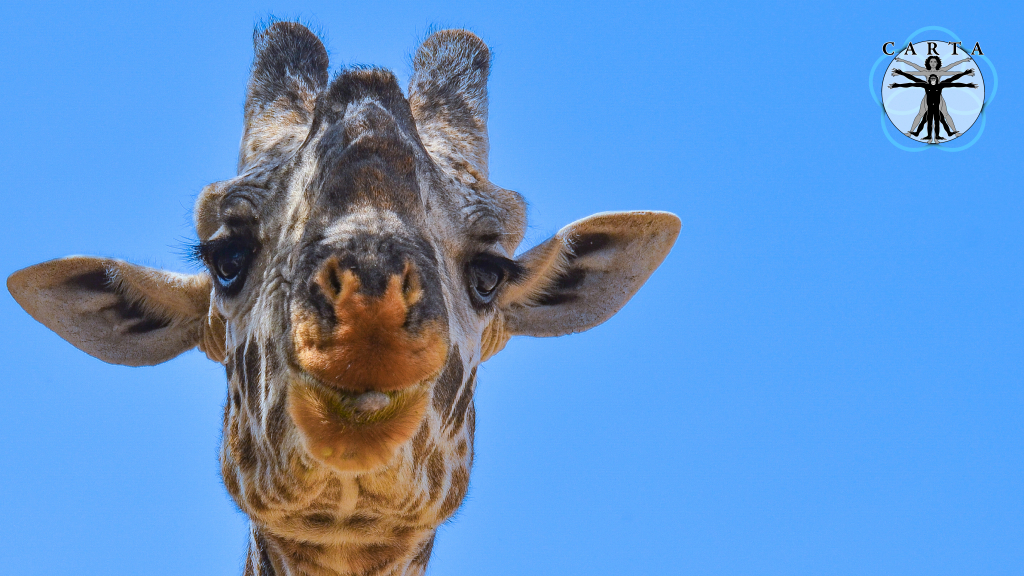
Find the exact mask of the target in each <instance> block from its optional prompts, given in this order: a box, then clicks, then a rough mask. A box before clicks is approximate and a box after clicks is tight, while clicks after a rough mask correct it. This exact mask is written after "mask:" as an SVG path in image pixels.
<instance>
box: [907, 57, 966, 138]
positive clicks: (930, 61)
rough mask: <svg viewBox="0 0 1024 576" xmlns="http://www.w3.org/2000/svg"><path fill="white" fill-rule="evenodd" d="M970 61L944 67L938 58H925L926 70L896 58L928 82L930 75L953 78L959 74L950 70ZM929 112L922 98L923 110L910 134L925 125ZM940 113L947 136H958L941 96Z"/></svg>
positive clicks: (961, 61) (925, 100) (915, 120)
mask: <svg viewBox="0 0 1024 576" xmlns="http://www.w3.org/2000/svg"><path fill="white" fill-rule="evenodd" d="M970 61H971V59H970V58H964V59H963V60H957V61H956V62H953V63H952V64H947V65H946V66H943V65H942V59H941V58H939V57H938V56H934V55H933V56H929V57H927V58H925V60H924V68H922V67H920V66H918V65H917V64H914V63H913V62H911V61H909V60H904V59H902V58H896V62H903V63H904V64H907V65H909V66H912V67H913V68H914V69H915V70H917V72H913V73H912V74H914V75H915V76H924V79H923V80H924V81H927V80H928V76H929V75H930V74H935V75H936V76H938V77H939V80H942V77H943V76H953V75H954V74H957V73H956V72H951V71H950V69H952V68H956V67H957V66H959V65H960V64H963V63H964V62H970ZM892 75H893V76H895V75H896V73H895V71H894V72H893V74H892ZM915 79H918V78H915ZM927 111H928V103H927V98H921V108H920V110H918V112H917V116H915V117H914V121H913V122H911V123H910V130H909V131H908V132H914V131H915V130H917V129H919V128H920V127H921V126H922V125H923V124H924V115H925V112H927ZM939 113H941V114H942V119H943V120H945V125H946V127H947V130H946V132H947V135H949V136H952V135H954V134H958V133H959V132H958V131H957V129H956V126H955V125H954V124H953V117H952V116H950V114H949V111H948V110H946V99H945V98H943V97H942V96H941V95H940V96H939Z"/></svg>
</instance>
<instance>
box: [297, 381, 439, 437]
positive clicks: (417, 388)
mask: <svg viewBox="0 0 1024 576" xmlns="http://www.w3.org/2000/svg"><path fill="white" fill-rule="evenodd" d="M429 382H430V381H429V380H424V381H422V382H420V383H418V384H415V385H413V386H410V387H408V388H404V389H402V390H389V391H381V390H366V391H365V392H360V391H356V390H347V389H344V388H338V387H337V386H331V385H330V384H326V383H324V382H322V381H320V380H319V379H318V378H316V377H314V376H312V375H311V374H309V373H307V372H305V371H304V370H298V371H296V378H295V384H297V385H298V387H299V388H301V389H302V392H303V393H305V394H306V395H309V396H311V397H312V398H313V399H315V400H316V401H317V403H318V404H320V405H321V406H323V408H324V411H325V412H327V413H329V415H330V416H332V417H334V418H340V419H342V420H345V421H347V422H350V423H352V424H357V425H358V424H373V423H377V422H383V421H387V420H391V419H392V418H394V417H396V416H398V413H399V412H401V411H403V408H405V407H406V406H407V405H408V404H409V402H408V400H409V399H411V398H413V397H417V396H421V395H422V394H423V393H424V392H425V391H426V388H427V386H428V385H429Z"/></svg>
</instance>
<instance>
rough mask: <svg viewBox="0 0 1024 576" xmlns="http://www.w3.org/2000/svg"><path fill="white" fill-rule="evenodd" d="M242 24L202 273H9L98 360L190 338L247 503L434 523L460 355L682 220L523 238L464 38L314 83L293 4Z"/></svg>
mask: <svg viewBox="0 0 1024 576" xmlns="http://www.w3.org/2000/svg"><path fill="white" fill-rule="evenodd" d="M255 43H256V60H255V63H254V65H253V71H252V77H251V79H250V81H249V85H248V91H247V98H246V105H245V132H244V135H243V138H242V145H241V150H240V153H239V163H238V176H237V177H235V178H232V179H229V180H225V181H222V182H217V183H214V184H211V185H209V186H207V187H206V188H205V189H204V190H203V192H202V193H201V194H200V196H199V198H198V200H197V202H196V206H195V223H196V232H197V236H198V238H199V244H198V246H197V249H196V253H197V255H198V256H199V258H200V259H201V261H202V262H203V263H204V264H205V267H206V270H205V271H204V272H201V273H198V274H193V275H183V274H176V273H172V272H165V271H162V270H156V269H152V268H146V267H143V266H137V265H133V264H129V263H127V262H123V261H120V260H112V259H107V258H93V257H81V256H76V257H69V258H63V259H59V260H53V261H50V262H45V263H42V264H38V265H36V266H32V267H29V268H26V269H24V270H21V271H19V272H16V273H15V274H13V275H12V276H11V277H10V278H9V279H8V288H9V289H10V291H11V293H12V294H13V295H14V297H15V299H16V300H17V301H18V302H19V303H20V304H21V305H22V306H23V307H24V308H25V309H26V311H28V312H29V313H30V314H31V315H32V316H33V317H35V318H36V319H37V320H39V321H40V322H42V323H43V324H45V325H46V326H48V327H49V328H51V329H52V330H54V331H55V332H57V333H58V334H59V335H61V336H62V337H64V338H65V339H66V340H68V341H69V342H70V343H72V344H73V345H75V346H77V347H78V348H80V349H82V350H83V351H85V352H87V353H89V354H91V355H93V356H95V357H97V358H100V359H102V360H104V361H107V362H112V363H117V364H126V365H131V366H139V365H152V364H158V363H161V362H164V361H167V360H169V359H171V358H173V357H175V356H177V355H179V354H181V353H183V352H185V351H188V350H190V349H192V348H196V347H198V348H199V349H200V350H202V351H204V352H205V353H206V354H207V355H208V356H209V357H210V358H211V359H213V360H215V361H217V362H221V363H223V364H224V365H225V368H226V371H227V376H228V399H227V402H226V404H225V411H224V441H223V445H222V451H221V464H222V472H223V475H224V483H225V486H226V487H227V489H228V491H229V492H230V493H231V494H232V496H233V497H234V498H235V500H236V502H237V503H238V504H239V506H240V507H241V508H242V509H243V510H244V511H245V512H246V513H248V514H249V515H250V517H252V518H253V520H254V521H255V522H256V523H257V524H258V525H260V526H269V527H273V531H274V533H275V534H277V535H282V536H287V537H290V538H295V539H296V540H297V541H302V542H321V543H329V542H336V541H338V540H339V539H340V540H345V541H349V540H352V539H357V540H358V539H359V538H364V537H366V535H367V534H370V533H373V534H377V533H378V532H380V533H381V534H383V533H384V532H387V533H388V534H390V536H387V538H392V539H393V540H394V542H398V543H399V544H401V542H405V541H406V540H409V539H410V538H413V537H412V536H410V534H412V533H413V532H414V531H415V530H421V531H422V530H427V531H428V533H429V534H428V535H432V528H431V527H436V526H437V525H438V524H440V522H442V521H443V520H444V519H446V518H448V517H449V516H451V514H452V513H453V512H454V511H455V510H456V508H457V507H458V505H459V503H460V502H461V500H462V497H463V496H464V494H465V490H466V486H467V484H468V479H469V468H470V465H471V462H472V440H473V422H474V407H473V392H474V390H475V385H476V379H475V374H476V367H477V366H478V365H479V364H480V363H481V362H483V361H485V360H486V359H487V358H489V357H490V356H492V355H494V354H495V353H497V352H498V351H500V350H501V349H502V348H503V347H504V345H505V343H506V342H507V341H508V339H509V338H510V337H512V336H515V335H529V336H560V335H565V334H570V333H574V332H580V331H583V330H587V329H590V328H592V327H594V326H596V325H598V324H601V323H602V322H604V321H605V320H607V319H608V318H610V317H611V316H612V315H613V314H615V313H616V312H617V311H618V310H619V309H620V308H621V307H622V306H623V305H625V303H626V302H627V301H628V300H629V299H630V298H631V297H632V296H633V294H635V293H636V291H637V290H639V288H640V287H641V286H642V285H643V283H644V282H646V280H647V278H648V277H649V276H650V274H651V273H652V272H653V271H654V269H655V268H657V266H658V265H659V264H660V263H661V261H662V260H663V259H664V258H665V256H666V255H667V254H668V252H669V250H670V248H671V246H672V244H673V243H674V241H675V239H676V236H677V235H678V232H679V226H680V223H679V219H678V218H676V217H675V216H674V215H672V214H668V213H665V212H610V213H600V214H596V215H593V216H590V217H587V218H584V219H582V220H578V221H576V222H573V223H571V224H569V225H568V226H566V227H564V228H562V229H561V230H560V231H559V232H558V233H556V234H555V235H554V236H552V237H551V238H549V239H548V240H546V241H545V242H542V243H541V244H539V245H538V246H535V247H534V248H532V249H530V250H529V251H527V252H525V253H522V254H518V255H517V254H516V250H517V247H518V246H519V243H520V241H521V240H522V237H523V232H524V230H525V227H526V210H525V204H524V202H523V199H522V198H521V197H520V196H519V194H517V193H516V192H512V191H509V190H505V189H503V188H501V187H499V186H497V185H495V184H493V183H491V182H490V181H489V180H488V174H487V169H488V166H487V151H488V141H487V87H486V83H487V76H488V73H489V68H490V60H489V53H488V50H487V47H486V46H485V45H484V44H483V42H482V41H480V39H479V38H477V37H476V36H473V35H472V34H470V33H468V32H465V31H459V30H454V31H452V30H449V31H441V32H438V33H435V34H434V35H432V36H431V37H429V38H428V39H427V40H426V41H425V42H424V43H423V45H422V46H421V47H420V48H419V50H418V51H417V53H416V56H415V58H414V61H413V64H414V74H413V77H412V79H411V81H410V85H409V88H408V91H407V93H406V94H403V93H402V91H401V89H400V88H399V87H398V85H397V82H396V81H395V78H394V76H393V75H392V74H391V73H390V72H387V71H384V70H379V69H352V70H346V71H342V72H341V73H339V74H338V75H336V76H335V78H334V79H333V80H330V81H329V78H328V61H327V54H326V51H325V49H324V47H323V45H322V44H321V43H320V40H319V39H318V38H317V37H316V36H315V35H313V34H312V33H310V32H309V31H308V30H307V29H305V28H304V27H302V26H301V25H299V24H295V23H287V22H279V23H276V24H274V25H272V26H270V27H269V28H267V29H266V30H263V31H262V32H260V33H258V34H257V36H256V42H255ZM340 519H345V520H344V521H343V522H342V521H341V520H340ZM382 519H384V520H387V522H390V524H389V525H388V526H389V527H387V530H385V527H382V526H381V525H380V522H384V520H382ZM371 520H372V522H371ZM414 528H415V530H414ZM421 536H422V534H421ZM381 537H382V538H383V536H381ZM431 537H432V536H431ZM424 538H427V537H426V536H423V537H422V538H420V539H419V540H417V542H421V543H426V542H427V540H426V539H424ZM403 539H404V540H403ZM390 541H391V540H389V542H390ZM399 541H401V542H399ZM410 541H411V540H410ZM405 543H406V544H408V542H405ZM399 544H395V545H396V546H398V545H399ZM424 550H426V554H427V555H428V556H429V546H427V547H426V548H424ZM417 561H419V560H417ZM422 561H423V562H425V560H422ZM353 569H354V568H353Z"/></svg>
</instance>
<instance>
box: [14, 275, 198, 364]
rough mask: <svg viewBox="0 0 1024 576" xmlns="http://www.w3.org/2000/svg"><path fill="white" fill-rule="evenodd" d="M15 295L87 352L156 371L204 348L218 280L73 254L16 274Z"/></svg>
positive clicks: (40, 320)
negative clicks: (213, 289) (156, 367)
mask: <svg viewBox="0 0 1024 576" xmlns="http://www.w3.org/2000/svg"><path fill="white" fill-rule="evenodd" d="M7 289H8V290H10V292H11V295H12V296H14V299H15V300H17V302H18V304H21V307H22V308H24V309H25V311H26V312H28V313H29V315H31V316H32V317H33V318H35V319H36V320H38V321H39V322H41V323H42V324H44V325H45V326H46V327H47V328H49V329H50V330H53V331H54V332H56V333H57V334H58V335H59V336H60V337H61V338H64V339H65V340H67V341H68V342H70V343H71V344H73V345H74V346H75V347H76V348H78V349H79V350H82V351H83V352H85V353H86V354H89V355H91V356H95V357H96V358H99V359H100V360H103V361H104V362H110V363H111V364H124V365H127V366H151V365H153V364H159V363H161V362H165V361H167V360H170V359H171V358H174V357H175V356H177V355H179V354H181V353H182V352H185V351H186V350H190V349H192V348H194V347H195V346H196V345H198V344H200V342H201V340H202V339H203V336H204V329H205V327H206V326H207V324H208V313H209V308H210V289H211V281H210V277H209V276H208V275H207V274H197V275H193V276H188V275H184V274H175V273H172V272H164V271H162V270H156V269H153V268H146V267H144V266H136V265H134V264H129V263H127V262H123V261H121V260H111V259H106V258H90V257H86V256H70V257H68V258H61V259H59V260H50V261H49V262H43V263H42V264H36V265H35V266H30V267H28V268H25V269H23V270H19V271H17V272H15V273H14V274H11V276H10V277H9V278H8V279H7Z"/></svg>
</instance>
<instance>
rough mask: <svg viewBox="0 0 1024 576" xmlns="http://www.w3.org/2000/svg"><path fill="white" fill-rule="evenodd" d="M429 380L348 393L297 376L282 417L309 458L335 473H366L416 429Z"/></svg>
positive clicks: (424, 410)
mask: <svg viewBox="0 0 1024 576" xmlns="http://www.w3.org/2000/svg"><path fill="white" fill-rule="evenodd" d="M431 381H432V380H430V379H428V380H424V381H422V382H420V383H418V384H415V385H413V386H410V387H408V388H404V389H402V390H394V391H387V392H381V391H368V392H353V391H346V390H341V389H338V388H336V387H333V386H328V385H326V384H323V383H322V382H320V381H318V380H316V379H315V378H313V377H311V376H309V375H306V374H301V373H300V374H299V375H298V376H297V377H296V378H293V380H292V382H291V385H290V387H289V394H288V414H289V415H290V416H291V418H292V421H293V422H295V425H296V427H298V429H299V431H300V432H301V435H302V439H303V443H304V445H305V447H306V449H307V450H308V451H309V453H310V454H311V455H312V456H313V457H314V458H316V459H317V460H320V461H321V462H323V463H324V464H326V465H327V466H330V467H331V468H334V469H335V470H338V471H339V472H366V471H370V470H374V469H377V468H380V467H382V466H384V465H385V464H387V463H388V462H389V461H391V459H392V458H393V457H394V455H395V453H396V451H397V450H398V448H399V447H400V446H402V445H403V444H405V443H406V442H408V441H409V439H411V438H412V436H413V434H415V433H416V430H417V429H419V426H420V423H421V422H422V420H423V415H424V413H425V412H426V407H427V401H428V398H429V396H430V394H429V390H430V382H431Z"/></svg>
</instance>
